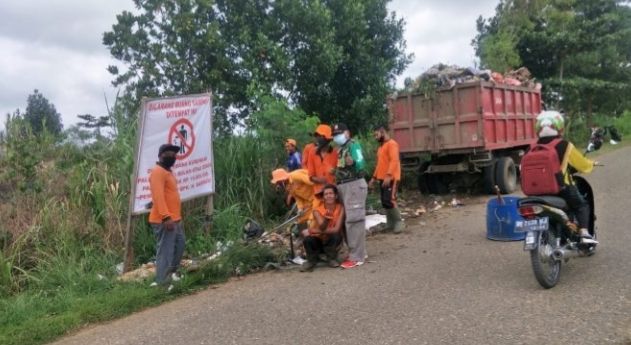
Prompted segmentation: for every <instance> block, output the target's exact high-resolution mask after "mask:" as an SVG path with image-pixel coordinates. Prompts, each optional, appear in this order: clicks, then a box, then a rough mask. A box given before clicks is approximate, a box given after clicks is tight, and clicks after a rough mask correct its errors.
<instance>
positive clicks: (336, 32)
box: [103, 0, 411, 131]
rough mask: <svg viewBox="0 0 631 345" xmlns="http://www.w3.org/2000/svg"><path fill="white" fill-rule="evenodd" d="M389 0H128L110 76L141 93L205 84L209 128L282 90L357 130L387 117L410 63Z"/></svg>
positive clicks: (115, 34) (197, 88)
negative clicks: (211, 119)
mask: <svg viewBox="0 0 631 345" xmlns="http://www.w3.org/2000/svg"><path fill="white" fill-rule="evenodd" d="M388 2H389V0H301V1H295V0H276V1H272V0H229V1H228V0H176V1H167V0H151V1H139V0H136V1H135V3H136V6H137V8H138V10H139V11H138V12H139V14H137V15H134V14H132V13H130V12H123V13H122V14H120V15H118V16H117V23H116V24H115V25H114V26H113V27H112V31H110V32H106V33H105V34H104V36H103V43H104V44H105V45H106V46H107V47H108V48H109V49H110V52H111V53H112V55H113V56H114V57H115V58H116V59H118V60H120V61H122V62H123V63H124V64H125V65H126V70H125V71H120V70H119V69H118V68H117V67H114V66H111V67H110V68H109V71H110V72H111V73H112V74H113V75H114V76H115V79H114V84H115V85H126V89H127V91H128V92H129V93H130V94H132V95H133V96H134V98H135V100H136V101H137V100H138V99H139V98H140V97H143V96H157V95H170V94H181V93H196V92H204V91H206V90H208V89H211V88H212V90H213V92H214V95H215V97H214V99H215V115H216V120H217V123H216V124H215V125H216V127H219V128H224V129H226V130H228V131H229V130H230V128H231V127H232V126H233V125H234V124H236V123H243V120H244V119H245V118H247V116H248V115H249V114H250V113H251V112H252V111H253V110H256V109H257V108H258V107H259V105H257V104H256V102H255V100H256V98H257V97H254V96H255V95H260V94H261V93H263V94H268V95H273V96H275V97H277V98H285V99H286V100H287V101H289V103H290V104H293V105H297V106H300V107H301V108H303V109H304V110H305V111H306V112H307V113H310V114H317V115H319V116H320V118H321V119H322V120H324V121H327V122H330V121H337V120H344V121H346V122H348V124H349V125H351V126H354V127H356V128H357V129H358V130H359V129H365V127H366V126H367V125H368V124H369V123H370V122H371V121H373V120H374V119H375V118H382V117H384V116H385V106H384V105H385V97H386V94H387V93H388V91H389V89H390V87H391V86H393V85H394V78H395V77H396V76H397V75H398V74H400V73H401V72H402V71H403V69H404V68H405V67H406V66H407V64H408V63H409V62H410V59H411V56H408V55H406V54H405V52H404V50H405V41H404V40H403V25H404V22H403V21H402V20H401V19H397V18H396V16H395V14H394V13H388V11H387V8H386V5H387V3H388Z"/></svg>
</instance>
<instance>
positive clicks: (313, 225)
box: [309, 202, 343, 240]
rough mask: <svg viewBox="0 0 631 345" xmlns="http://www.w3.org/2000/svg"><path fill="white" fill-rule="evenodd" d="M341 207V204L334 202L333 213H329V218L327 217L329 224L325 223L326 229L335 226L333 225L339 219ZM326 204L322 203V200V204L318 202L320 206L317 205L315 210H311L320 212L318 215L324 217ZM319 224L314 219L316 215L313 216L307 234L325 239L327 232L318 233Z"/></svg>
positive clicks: (327, 235)
mask: <svg viewBox="0 0 631 345" xmlns="http://www.w3.org/2000/svg"><path fill="white" fill-rule="evenodd" d="M342 209H343V206H342V204H340V203H336V204H335V209H334V210H333V214H332V215H331V218H329V224H328V225H327V227H326V229H327V230H329V229H333V228H335V225H336V224H337V222H338V220H339V219H340V216H341V214H342ZM326 211H327V210H326V206H325V205H324V202H323V203H322V204H320V206H318V207H317V208H316V209H315V211H313V212H318V213H319V214H320V216H322V218H323V219H326V217H325V216H326ZM319 228H320V226H319V224H318V221H317V220H316V217H315V216H314V217H313V220H312V223H311V229H310V231H309V236H312V237H318V238H320V239H322V240H326V239H327V238H328V237H329V234H324V233H320V229H319Z"/></svg>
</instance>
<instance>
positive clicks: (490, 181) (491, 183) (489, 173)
mask: <svg viewBox="0 0 631 345" xmlns="http://www.w3.org/2000/svg"><path fill="white" fill-rule="evenodd" d="M496 166H497V160H496V159H492V160H491V164H489V165H488V166H486V167H484V168H482V179H483V181H482V184H483V190H484V193H486V194H495V167H496Z"/></svg>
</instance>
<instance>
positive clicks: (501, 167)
mask: <svg viewBox="0 0 631 345" xmlns="http://www.w3.org/2000/svg"><path fill="white" fill-rule="evenodd" d="M495 182H496V183H497V186H498V187H499V188H500V192H502V194H510V193H512V192H514V191H515V189H517V167H516V166H515V162H513V159H512V158H510V157H502V158H499V159H498V160H497V166H496V167H495Z"/></svg>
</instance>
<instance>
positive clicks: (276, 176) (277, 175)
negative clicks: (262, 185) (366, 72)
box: [270, 169, 289, 184]
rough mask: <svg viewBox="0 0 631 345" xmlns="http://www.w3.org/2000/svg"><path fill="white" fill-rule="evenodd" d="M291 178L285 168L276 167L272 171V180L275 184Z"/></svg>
mask: <svg viewBox="0 0 631 345" xmlns="http://www.w3.org/2000/svg"><path fill="white" fill-rule="evenodd" d="M287 179H289V173H288V172H287V170H285V169H276V170H274V171H272V181H270V182H272V183H273V184H276V183H278V182H280V181H285V180H287Z"/></svg>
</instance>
